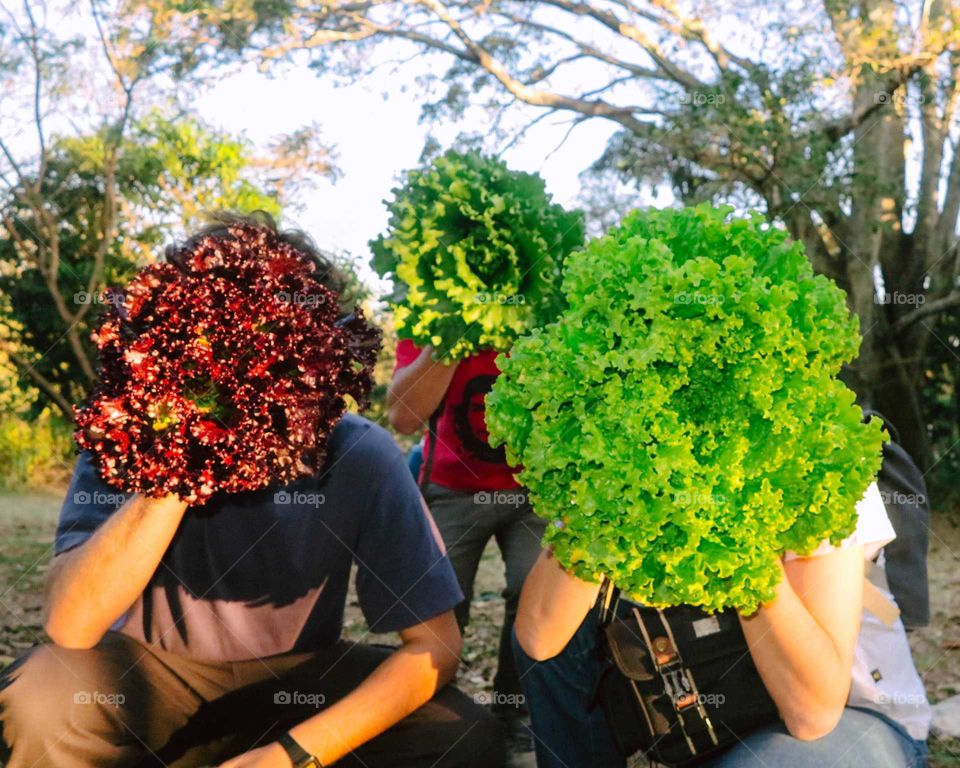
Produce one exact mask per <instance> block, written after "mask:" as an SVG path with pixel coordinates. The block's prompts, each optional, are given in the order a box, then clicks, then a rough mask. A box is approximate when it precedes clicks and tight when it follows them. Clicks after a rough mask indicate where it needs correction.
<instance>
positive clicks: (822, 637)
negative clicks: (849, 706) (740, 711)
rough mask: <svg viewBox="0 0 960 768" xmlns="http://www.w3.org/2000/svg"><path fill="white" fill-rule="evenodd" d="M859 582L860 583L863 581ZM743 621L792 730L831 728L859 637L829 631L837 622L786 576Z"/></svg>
mask: <svg viewBox="0 0 960 768" xmlns="http://www.w3.org/2000/svg"><path fill="white" fill-rule="evenodd" d="M844 583H845V582H842V581H841V582H838V583H837V586H838V587H839V585H840V584H844ZM846 583H847V584H849V583H850V582H849V581H848V582H846ZM853 584H854V585H855V586H856V587H859V582H857V581H854V582H853ZM821 588H822V587H821ZM801 592H802V587H801ZM858 610H859V609H858ZM858 615H859V614H858ZM740 622H741V625H742V627H743V631H744V635H745V637H746V639H747V643H748V645H749V647H750V651H751V655H752V656H753V660H754V663H755V664H756V666H757V670H758V671H759V672H760V676H761V678H762V679H763V681H764V684H765V686H766V688H767V690H768V691H769V692H770V695H771V697H772V698H773V700H774V702H775V703H776V705H777V708H778V709H779V711H780V714H781V717H783V720H784V722H785V724H786V725H787V728H788V730H789V731H790V733H791V734H792V735H794V736H795V737H797V738H801V739H814V738H819V737H821V736H823V735H825V734H826V733H829V731H830V730H832V729H833V727H834V726H835V725H836V722H837V720H839V718H840V716H841V715H842V713H843V708H844V706H845V704H846V701H847V696H848V694H849V690H850V680H851V669H852V665H853V657H852V647H853V643H852V642H850V641H849V640H848V639H847V638H845V637H839V636H838V634H837V633H836V631H828V627H830V626H831V625H832V626H833V627H836V626H837V622H829V621H824V619H823V618H821V619H819V620H818V618H817V617H816V616H814V615H813V614H812V613H811V611H810V610H809V608H808V606H807V605H806V604H805V603H804V601H803V599H802V597H801V594H800V593H798V590H797V588H796V587H795V585H794V584H791V581H790V579H789V578H786V577H785V578H784V579H783V580H782V581H781V582H780V585H779V586H778V588H777V595H776V597H775V598H774V599H773V600H772V601H770V602H769V603H766V604H765V605H763V606H762V607H761V608H760V609H759V610H758V611H757V612H756V613H755V614H754V615H752V616H750V617H743V616H741V618H740ZM841 626H842V625H841Z"/></svg>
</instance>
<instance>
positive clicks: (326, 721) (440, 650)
mask: <svg viewBox="0 0 960 768" xmlns="http://www.w3.org/2000/svg"><path fill="white" fill-rule="evenodd" d="M400 639H401V640H402V641H403V645H402V646H401V647H400V648H399V649H398V650H397V651H396V652H395V653H393V654H392V655H391V656H390V657H388V658H387V659H386V660H385V661H384V662H383V663H382V664H381V665H380V666H379V667H377V668H376V669H375V670H374V671H373V672H372V673H371V674H370V676H369V677H368V678H367V679H366V680H364V681H363V682H362V683H361V684H360V685H359V686H357V688H355V689H354V690H353V691H351V692H350V693H349V694H347V695H346V696H344V697H343V698H342V699H340V701H338V702H337V703H336V704H333V705H332V706H330V707H329V708H327V709H325V710H324V711H323V712H321V713H319V714H317V715H314V716H313V717H311V718H310V719H309V720H305V721H304V722H302V723H300V724H299V725H297V726H295V727H294V728H291V729H290V734H291V735H292V736H293V738H294V739H296V740H297V742H298V743H299V744H300V745H301V746H302V747H303V748H304V749H305V750H306V751H307V752H309V753H310V754H312V755H314V756H315V757H317V758H319V760H320V761H321V762H322V763H323V764H324V765H333V764H334V763H335V762H336V761H337V760H339V759H340V758H341V757H343V756H344V755H346V754H347V753H349V752H350V751H351V750H354V749H356V748H357V747H359V746H360V745H361V744H365V743H366V742H368V741H370V739H372V738H374V737H375V736H378V735H379V734H381V733H383V732H384V731H385V730H387V729H388V728H390V727H391V726H392V725H395V724H396V723H398V722H399V721H400V720H402V719H403V718H404V717H406V716H407V715H409V714H410V713H411V712H413V711H414V710H416V709H418V708H419V707H420V706H422V705H423V704H425V703H426V702H428V701H429V700H430V699H431V698H432V697H433V694H434V693H436V692H437V691H438V690H439V689H440V688H442V687H443V686H444V685H446V684H447V683H448V682H450V681H451V680H452V679H453V676H454V675H455V674H456V671H457V667H458V666H459V664H460V647H461V637H460V630H459V628H458V627H457V621H456V619H455V618H454V615H453V611H447V612H446V613H443V614H441V615H439V616H437V617H435V618H433V619H430V620H429V621H426V622H424V623H423V624H419V625H417V626H415V627H411V628H409V629H405V630H402V631H401V632H400ZM289 765H290V760H289V759H288V758H287V757H286V753H284V752H283V750H282V748H281V747H280V746H279V745H278V744H270V745H268V746H266V747H263V748H261V749H258V750H254V751H253V752H248V753H246V754H245V755H240V756H239V757H237V758H235V759H234V760H230V761H228V762H226V763H224V764H223V765H222V766H221V768H247V766H256V768H260V767H261V766H264V767H266V766H283V767H284V768H287V767H288V766H289Z"/></svg>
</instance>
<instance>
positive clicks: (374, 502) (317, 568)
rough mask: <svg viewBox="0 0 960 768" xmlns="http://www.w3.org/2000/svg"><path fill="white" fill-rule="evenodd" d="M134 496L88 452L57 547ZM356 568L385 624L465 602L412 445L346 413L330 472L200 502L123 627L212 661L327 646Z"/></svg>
mask: <svg viewBox="0 0 960 768" xmlns="http://www.w3.org/2000/svg"><path fill="white" fill-rule="evenodd" d="M123 501H124V497H123V496H122V495H121V494H119V493H118V492H117V491H116V489H114V488H112V487H111V486H109V485H107V484H106V483H105V482H104V481H103V480H102V479H101V478H100V476H99V473H98V472H97V470H96V468H95V466H94V464H93V462H92V460H91V457H90V455H89V454H81V455H80V457H79V459H78V461H77V466H76V469H75V471H74V476H73V480H72V482H71V484H70V489H69V491H68V492H67V498H66V500H65V502H64V505H63V509H62V510H61V513H60V522H59V525H58V527H57V536H56V552H57V554H59V553H61V552H65V551H66V550H69V549H72V548H74V547H77V546H79V545H80V544H83V542H85V541H86V540H87V539H88V538H90V536H91V535H92V534H93V533H94V532H95V531H96V530H97V528H98V527H99V526H100V525H101V524H102V523H103V522H104V521H105V520H106V519H107V518H109V517H110V515H111V514H113V513H114V512H115V511H116V510H117V509H118V508H119V507H120V506H121V505H122V503H123ZM354 562H355V563H356V564H357V594H358V597H359V600H360V607H361V609H362V610H363V615H364V617H365V618H366V619H367V622H368V624H369V625H370V628H371V630H372V631H374V632H391V631H395V630H399V629H404V628H406V627H411V626H414V625H416V624H419V623H421V622H423V621H426V620H427V619H430V618H433V617H434V616H437V615H439V614H441V613H443V612H445V611H447V610H449V609H451V608H453V606H455V605H456V604H457V603H458V602H460V601H461V600H462V599H463V594H462V592H461V591H460V587H459V586H458V584H457V579H456V576H455V575H454V572H453V568H452V567H451V565H450V561H449V560H448V559H447V557H446V555H445V554H443V550H442V545H441V544H440V537H439V534H438V533H437V531H436V526H434V524H433V521H432V519H431V518H430V516H429V512H428V511H427V509H426V506H425V505H424V503H423V500H422V498H421V496H420V491H419V489H418V488H417V485H416V482H415V481H414V480H413V478H412V477H411V475H410V470H409V469H408V468H407V464H406V461H405V459H404V457H403V454H402V453H401V452H400V449H399V448H398V447H397V446H396V444H395V443H394V442H393V439H392V438H391V437H390V435H389V434H388V433H387V432H386V431H385V430H383V429H381V428H380V427H378V426H376V425H375V424H372V423H371V422H369V421H367V420H366V419H363V418H360V417H359V416H354V415H347V416H345V417H344V418H343V419H342V420H341V422H340V423H339V424H338V425H337V426H336V428H335V429H334V430H333V433H332V434H331V436H330V442H329V459H328V461H327V465H326V468H325V469H324V471H323V472H322V473H321V474H320V475H318V476H314V477H307V478H301V479H299V480H297V481H295V482H293V483H290V484H288V485H286V486H271V487H269V488H266V489H263V490H260V491H252V492H248V493H237V494H223V495H216V494H215V495H214V496H213V497H212V498H211V499H210V500H209V501H208V502H207V503H206V504H205V505H203V506H200V507H191V508H189V509H188V510H187V512H186V514H185V515H184V518H183V521H182V523H181V524H180V528H179V529H178V530H177V533H176V535H175V536H174V538H173V541H172V542H171V544H170V547H169V548H168V550H167V552H166V553H165V555H164V556H163V559H162V560H161V562H160V565H159V566H158V568H157V571H156V573H155V574H154V576H153V578H152V579H151V581H150V583H149V585H148V586H147V588H146V589H145V590H144V593H143V595H142V596H141V597H140V599H138V600H137V602H136V603H135V604H134V605H133V606H132V607H131V608H130V610H129V611H128V612H127V613H126V614H125V616H122V617H118V622H117V624H116V625H115V626H116V628H117V629H119V631H121V632H124V633H126V634H128V635H131V636H133V637H135V638H137V639H139V640H142V641H145V642H147V643H151V644H155V645H156V646H158V647H160V648H162V649H164V650H167V651H171V652H174V653H179V654H182V655H185V656H189V657H192V658H197V659H203V660H207V661H240V660H244V659H251V658H257V657H263V656H271V655H275V654H279V653H289V652H299V651H312V650H318V649H320V648H323V647H326V646H329V645H332V644H333V643H335V642H336V641H337V640H338V639H339V638H340V633H341V630H342V627H343V610H344V605H345V602H346V595H347V586H348V583H349V579H350V569H351V565H352V564H353V563H354Z"/></svg>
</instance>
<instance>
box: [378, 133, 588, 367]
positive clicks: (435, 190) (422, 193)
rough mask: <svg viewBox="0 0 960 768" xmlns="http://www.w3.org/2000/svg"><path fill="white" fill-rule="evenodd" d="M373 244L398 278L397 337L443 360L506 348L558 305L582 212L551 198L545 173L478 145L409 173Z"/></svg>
mask: <svg viewBox="0 0 960 768" xmlns="http://www.w3.org/2000/svg"><path fill="white" fill-rule="evenodd" d="M393 191H394V199H393V201H392V202H390V203H389V204H388V208H389V210H390V222H389V228H388V232H387V233H386V234H385V235H381V236H380V237H378V238H377V239H376V240H373V241H372V242H371V244H370V246H371V249H372V251H373V262H372V264H373V268H374V270H376V272H377V273H378V274H380V275H381V276H387V275H389V276H392V277H393V278H394V279H395V282H396V290H395V291H394V293H393V295H391V296H390V297H389V301H390V302H391V303H392V304H393V305H394V308H395V310H394V322H395V324H396V330H397V334H398V336H399V337H400V338H408V339H412V340H413V341H414V342H415V343H416V344H417V345H419V346H425V345H427V344H432V345H433V346H434V347H436V348H437V354H438V355H439V356H440V357H445V358H448V359H461V358H463V357H466V356H468V355H471V354H473V353H474V352H476V351H477V350H479V349H484V348H491V349H498V350H506V349H509V348H510V346H511V344H512V343H513V340H514V339H515V338H516V336H517V335H518V334H520V333H523V332H524V331H525V330H526V329H528V328H530V327H533V326H535V325H538V324H541V323H544V322H549V321H550V320H552V319H553V318H554V317H555V316H556V315H557V313H558V312H559V311H560V310H561V309H562V307H563V302H562V298H561V296H560V292H559V290H558V289H559V286H560V282H561V279H562V274H561V267H562V265H563V261H564V259H565V258H566V256H567V254H568V253H570V251H572V250H573V249H574V248H577V247H579V246H580V245H581V244H582V243H583V222H582V218H581V215H580V213H579V212H570V211H565V210H564V209H563V208H562V207H561V206H559V205H557V204H554V203H551V202H550V195H548V194H547V193H546V190H545V188H544V183H543V180H542V179H541V178H540V177H539V176H536V175H533V174H529V173H521V172H518V171H511V170H510V169H508V168H507V166H506V164H504V163H503V162H502V161H500V160H497V159H495V158H491V157H484V156H483V155H480V154H478V153H475V152H469V153H465V154H460V153H456V152H447V153H446V154H444V155H442V156H441V157H439V158H437V159H436V160H434V161H433V162H432V163H430V164H429V165H427V166H425V167H423V168H419V169H417V170H414V171H411V172H409V173H408V174H407V178H406V181H405V184H404V185H403V186H402V187H400V188H398V189H395V190H393Z"/></svg>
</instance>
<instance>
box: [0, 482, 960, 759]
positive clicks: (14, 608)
mask: <svg viewBox="0 0 960 768" xmlns="http://www.w3.org/2000/svg"><path fill="white" fill-rule="evenodd" d="M59 505H60V498H59V497H58V496H56V495H54V494H51V493H36V494H17V495H13V494H2V493H0V542H2V544H0V667H3V666H5V665H6V664H8V663H9V662H10V661H11V660H12V659H13V657H14V656H16V655H17V654H18V653H20V652H21V651H22V650H24V649H26V648H29V647H30V646H31V645H33V644H35V643H37V642H41V641H42V640H43V630H42V628H41V614H40V606H41V600H42V593H43V580H44V576H45V573H46V569H47V564H48V562H49V559H50V556H51V553H52V542H53V531H54V527H55V524H56V517H57V513H58V511H59ZM955 520H960V515H953V516H952V518H951V517H948V516H946V515H943V514H940V515H937V516H935V519H934V525H933V530H932V535H931V539H930V594H931V602H932V606H931V608H932V611H931V613H932V621H931V624H930V626H929V627H927V628H925V629H923V630H919V631H917V632H915V633H913V634H912V636H911V638H910V640H911V645H912V647H913V651H914V658H915V661H916V664H917V668H918V669H919V670H920V673H921V675H922V676H923V678H924V680H925V682H926V685H927V692H928V694H929V696H930V699H931V700H932V701H940V700H942V699H944V698H947V697H949V696H952V695H955V694H957V693H960V523H958V522H955ZM502 588H503V571H502V565H501V563H500V559H499V554H498V552H497V550H496V548H495V547H494V546H491V547H490V548H488V549H487V551H486V553H485V554H484V557H483V560H482V561H481V565H480V573H479V575H478V578H477V587H476V596H475V597H474V602H473V606H472V621H471V625H470V627H469V628H468V630H467V634H466V639H465V645H464V655H463V664H462V666H461V669H460V673H459V678H458V684H459V685H460V687H461V688H462V689H463V690H465V691H467V692H468V693H471V694H474V693H479V692H481V691H486V690H489V688H490V686H491V683H492V679H493V673H494V670H495V668H496V659H497V643H498V638H499V626H500V622H501V620H502V616H503V599H502V598H501V596H500V590H501V589H502ZM345 634H346V635H347V636H348V637H350V638H352V639H361V638H362V639H365V640H366V641H370V642H391V641H394V640H395V638H393V637H391V636H379V635H371V634H369V633H368V632H367V630H366V626H365V623H364V621H363V617H362V616H361V614H360V609H359V607H358V606H357V603H356V596H355V595H354V593H353V592H352V591H351V594H350V597H349V602H348V607H347V613H346V617H345ZM931 748H932V749H931V751H932V753H933V756H934V757H933V762H932V765H933V766H934V768H960V740H952V741H933V742H932V743H931Z"/></svg>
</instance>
